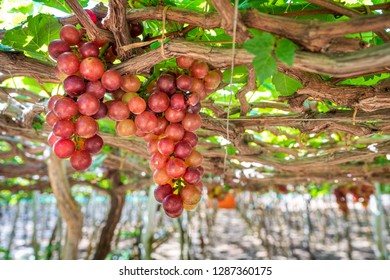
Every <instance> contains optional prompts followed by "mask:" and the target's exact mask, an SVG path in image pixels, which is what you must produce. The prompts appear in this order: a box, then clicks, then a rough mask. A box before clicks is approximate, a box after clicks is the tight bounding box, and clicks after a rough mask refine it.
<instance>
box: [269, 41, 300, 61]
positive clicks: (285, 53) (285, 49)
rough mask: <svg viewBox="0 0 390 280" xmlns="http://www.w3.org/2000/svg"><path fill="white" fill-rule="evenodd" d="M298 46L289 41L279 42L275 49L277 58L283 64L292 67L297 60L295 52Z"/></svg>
mask: <svg viewBox="0 0 390 280" xmlns="http://www.w3.org/2000/svg"><path fill="white" fill-rule="evenodd" d="M296 49H298V46H297V45H295V44H294V43H293V42H291V41H290V40H288V39H281V40H278V42H277V46H276V49H275V54H276V57H277V58H278V59H279V60H280V61H281V62H283V63H285V64H287V65H288V66H291V65H292V64H293V62H294V58H295V50H296Z"/></svg>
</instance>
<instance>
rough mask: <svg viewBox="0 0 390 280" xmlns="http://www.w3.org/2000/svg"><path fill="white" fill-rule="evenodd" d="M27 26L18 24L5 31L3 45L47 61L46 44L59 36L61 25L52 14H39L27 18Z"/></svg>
mask: <svg viewBox="0 0 390 280" xmlns="http://www.w3.org/2000/svg"><path fill="white" fill-rule="evenodd" d="M26 24H27V26H18V27H15V28H13V29H10V30H8V31H6V32H5V34H4V38H3V40H2V44H3V45H7V46H10V47H11V48H13V49H14V50H16V51H23V52H24V53H25V55H27V56H31V57H32V58H35V59H39V60H41V61H45V62H49V61H50V59H49V57H48V54H47V46H48V45H49V43H50V41H52V40H54V39H57V38H58V37H59V32H60V29H61V27H62V25H61V24H60V23H59V22H58V20H57V19H56V18H55V17H54V16H52V15H45V14H39V15H37V16H35V17H32V16H29V17H28V18H27V23H26Z"/></svg>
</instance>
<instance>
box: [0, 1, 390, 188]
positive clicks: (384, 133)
mask: <svg viewBox="0 0 390 280" xmlns="http://www.w3.org/2000/svg"><path fill="white" fill-rule="evenodd" d="M221 1H223V0H221ZM79 2H80V3H81V5H82V6H83V7H87V6H88V7H89V8H90V7H93V6H94V5H97V1H92V0H91V1H87V0H84V1H79ZM104 2H105V3H107V2H108V1H104ZM227 2H228V4H229V2H230V3H233V4H234V3H235V1H234V0H231V1H227ZM368 2H369V1H364V3H363V2H362V1H357V0H356V1H348V3H347V4H346V5H344V6H343V7H345V8H346V9H350V8H351V7H353V8H356V9H358V8H359V13H361V16H362V17H364V13H365V12H366V11H367V9H361V8H364V7H363V6H361V4H362V3H363V4H366V5H367V4H369V5H370V4H382V3H386V2H387V1H385V0H372V1H371V3H368ZM128 3H129V5H130V7H131V9H130V10H129V14H128V16H129V17H133V18H136V19H137V20H138V19H139V18H142V24H143V26H144V33H143V34H142V36H139V37H138V39H136V40H135V41H138V40H140V41H147V40H150V39H151V38H152V39H153V40H154V43H152V44H150V45H147V46H146V47H143V48H138V49H137V51H136V52H135V53H137V56H138V55H143V54H145V53H146V54H147V53H148V52H153V51H159V49H160V47H161V44H160V42H159V41H158V39H159V38H161V36H162V33H163V32H162V27H163V25H164V26H165V32H164V35H166V44H165V47H167V48H169V47H170V46H171V45H174V44H175V42H177V41H175V40H177V37H180V38H179V39H180V40H182V42H185V43H188V44H189V46H191V47H188V50H187V49H185V50H180V51H181V52H179V51H177V52H175V51H170V52H168V53H169V54H170V55H172V56H176V55H178V53H186V54H188V55H189V56H192V57H201V58H205V59H207V58H208V57H209V55H213V54H214V51H215V53H218V51H220V53H223V54H226V53H228V52H224V51H227V50H230V48H231V47H232V36H231V34H232V33H231V30H228V27H229V25H228V24H226V25H223V24H219V23H218V20H220V18H221V17H222V16H221V14H218V13H219V11H218V10H216V9H215V8H214V7H213V6H212V3H213V0H210V1H203V0H163V1H159V0H144V1H128ZM337 3H339V1H337ZM0 4H3V5H4V1H2V0H0ZM161 5H169V6H170V9H168V10H166V11H167V13H169V15H170V17H169V19H168V20H167V21H166V22H165V24H163V22H162V17H161V14H162V13H161V11H162V9H161ZM42 6H45V7H46V8H47V7H51V8H54V9H53V10H56V11H58V12H61V15H62V13H67V14H69V15H70V14H73V12H72V11H71V10H70V8H69V6H68V5H67V4H66V1H64V0H33V1H21V4H20V5H19V6H18V7H16V8H12V9H10V12H13V13H22V14H23V16H25V17H26V18H25V22H24V23H23V25H21V26H18V27H15V28H13V29H11V30H7V31H6V32H5V33H4V37H3V39H2V41H1V45H0V49H1V50H2V51H7V54H8V52H10V51H20V52H24V54H25V55H27V56H29V57H32V58H34V59H37V60H40V61H44V62H46V63H47V62H50V60H49V57H48V54H47V45H48V43H49V42H50V41H51V40H53V39H57V38H58V37H59V30H60V28H61V23H60V22H59V20H58V19H57V18H55V17H54V16H53V15H47V14H37V15H33V16H28V17H27V15H30V14H33V13H36V7H42ZM227 6H229V5H227ZM145 7H148V8H149V9H151V10H152V9H156V10H158V9H159V10H158V11H159V12H158V13H157V12H156V13H150V12H149V13H146V12H145V11H147V10H148V9H143V10H137V9H140V8H145ZM176 8H179V9H176ZM238 8H239V10H240V12H241V13H242V14H241V15H242V17H241V19H242V22H241V23H242V24H247V22H250V19H248V18H245V15H246V14H247V13H249V11H250V12H253V11H257V12H259V13H261V14H262V15H267V16H269V15H273V16H275V18H277V19H282V18H283V19H284V20H286V19H293V20H296V21H299V22H300V21H301V20H308V21H305V22H304V23H305V24H306V27H307V28H310V26H311V23H312V22H315V23H316V24H317V27H318V26H321V24H322V23H323V22H327V24H329V25H330V24H337V23H338V22H346V21H348V20H349V18H348V17H346V16H340V15H339V14H338V13H335V12H332V11H325V12H326V14H324V13H325V12H324V8H322V7H319V6H316V5H313V4H311V3H309V1H303V0H294V1H289V0H278V1H271V0H240V1H239V7H238ZM99 9H101V7H99ZM183 9H184V10H185V11H186V12H185V13H184V12H183ZM248 10H249V11H248ZM319 10H320V11H321V12H320V13H317V12H318V11H319ZM99 11H100V12H101V13H102V16H105V14H104V12H105V11H106V10H104V8H103V9H101V10H99ZM313 11H314V12H313ZM316 11H317V12H316ZM190 12H191V13H190ZM382 12H383V13H386V12H387V11H382ZM180 13H184V16H183V14H180ZM288 13H293V16H292V17H288V16H287V15H286V14H288ZM372 13H373V14H374V15H375V14H376V13H378V12H376V11H375V10H373V11H372ZM53 14H56V13H55V12H54V13H53ZM205 14H207V16H209V18H207V19H211V20H210V22H214V23H215V28H205V27H204V26H203V24H205V23H204V17H205ZM281 14H283V15H281ZM215 15H217V17H215ZM195 17H197V18H195ZM183 18H184V19H183ZM194 18H195V19H196V20H195V19H194ZM23 19H24V18H23ZM313 19H315V20H314V21H313ZM2 20H7V19H6V18H4V19H2ZM61 20H69V21H72V20H73V21H72V23H75V24H76V23H78V21H77V20H75V18H74V17H69V18H66V17H65V18H62V19H61ZM212 20H214V21H212ZM132 21H136V20H132ZM187 21H188V22H187ZM190 21H191V22H190ZM210 22H207V24H210ZM247 25H248V24H247ZM270 25H272V22H271V23H270ZM246 27H247V28H246V30H247V31H249V32H250V34H251V37H250V38H249V36H248V38H247V39H246V40H243V41H245V42H244V43H243V44H241V43H240V44H236V47H237V48H236V51H237V53H239V54H240V55H238V56H237V57H239V59H241V58H242V57H245V58H246V60H243V61H244V63H242V64H241V65H240V66H236V67H235V68H234V69H233V70H231V69H230V68H229V66H226V65H228V64H229V62H230V56H229V57H219V58H218V59H216V61H213V60H212V59H210V61H208V62H210V64H211V65H213V63H214V62H215V63H216V65H215V66H216V67H217V68H218V63H221V64H222V65H223V69H222V71H223V86H222V87H221V88H220V89H219V90H218V91H216V92H214V93H212V94H210V95H209V96H208V97H207V99H206V100H204V101H202V103H203V108H202V111H201V113H202V116H203V118H204V125H203V128H202V129H201V130H200V131H199V138H200V146H201V151H202V152H203V154H204V156H205V158H206V165H207V167H206V177H207V176H208V178H209V179H210V180H211V181H212V180H214V178H215V177H220V176H221V172H222V168H221V167H222V166H223V165H224V164H225V163H226V165H227V167H228V169H227V174H228V175H230V176H231V177H232V178H234V179H237V178H236V177H238V178H239V179H240V180H238V181H239V182H240V184H236V186H238V187H242V186H243V185H245V184H246V183H247V182H249V183H250V182H255V183H254V185H256V186H257V185H260V183H259V182H262V180H263V181H264V185H265V186H267V184H268V185H269V184H272V183H275V182H274V181H272V180H284V179H285V178H287V179H285V180H284V181H283V182H288V180H289V179H291V178H292V180H293V179H296V178H298V179H297V180H300V181H303V182H304V183H306V181H305V180H306V179H307V178H306V177H308V178H309V177H310V178H312V179H313V181H315V180H317V179H318V182H319V183H323V182H324V181H327V183H326V184H325V183H324V185H323V188H318V190H317V189H315V190H313V185H315V184H314V183H313V184H311V185H310V186H309V189H310V193H311V194H312V195H313V196H315V195H317V194H319V193H322V191H324V192H325V191H329V189H330V187H329V186H333V184H335V183H334V179H335V178H341V179H345V180H350V181H351V180H352V177H353V176H356V177H357V178H360V179H362V178H363V177H364V178H363V179H364V180H365V179H366V177H365V175H364V174H363V175H362V174H361V173H362V171H361V166H363V165H364V166H366V167H367V172H368V173H367V174H371V175H373V176H376V175H377V174H379V175H378V177H380V178H382V179H383V178H385V179H386V178H388V176H387V175H386V174H385V173H384V170H388V168H389V165H390V164H389V157H388V156H387V154H386V151H387V150H386V143H388V142H386V141H389V140H390V136H389V126H388V121H389V117H388V116H389V114H388V110H389V107H390V106H388V105H387V104H388V89H389V87H388V79H389V77H390V75H389V74H388V73H385V72H386V71H383V72H382V71H378V73H377V72H375V73H370V74H369V75H366V76H360V77H359V76H353V75H352V76H348V77H346V78H344V77H341V78H340V77H331V75H325V74H323V73H322V72H321V69H320V70H318V69H317V67H312V68H310V69H308V68H307V67H306V66H307V64H305V65H303V66H302V57H304V58H305V59H306V60H309V61H317V60H315V59H318V58H321V59H322V60H320V61H321V62H322V61H326V62H327V63H329V61H332V60H331V59H333V58H340V57H343V56H348V55H353V54H354V53H357V54H358V52H359V51H361V49H360V48H363V47H364V48H368V47H370V48H371V49H374V50H375V46H378V45H381V44H383V43H384V42H385V41H386V36H382V37H381V36H380V34H379V35H378V33H377V32H374V31H370V30H369V31H366V32H364V33H359V32H355V33H352V34H346V35H345V36H342V39H352V38H353V40H347V42H349V43H351V44H353V43H354V42H356V41H357V43H358V44H357V45H358V46H359V48H355V49H352V50H348V52H347V53H345V54H344V53H341V54H340V53H338V54H331V53H327V51H328V50H327V49H326V48H324V50H323V52H316V53H312V52H310V51H309V50H308V48H305V46H304V44H302V41H299V40H295V39H294V38H291V36H289V35H291V33H292V34H293V35H294V34H295V33H294V32H290V33H288V32H284V31H285V29H288V28H289V26H276V27H275V28H274V29H273V31H272V30H271V31H270V30H267V31H269V32H265V31H264V30H258V29H255V28H254V27H253V26H249V25H248V26H246ZM268 27H269V26H268ZM1 28H2V27H1V26H0V29H1ZM224 28H226V30H225V29H224ZM259 29H261V28H259ZM366 29H367V28H366ZM366 29H364V30H366ZM281 30H282V31H281ZM311 30H312V32H311V34H312V33H315V32H316V31H315V29H311ZM313 30H314V31H313ZM290 31H291V30H290ZM285 34H287V35H286V36H283V35H285ZM323 37H324V36H323ZM156 39H157V40H156ZM320 39H323V38H320ZM336 39H340V38H336ZM355 40H356V41H355ZM334 41H337V40H334ZM332 42H333V41H332ZM366 43H370V44H369V45H368V44H366ZM190 44H191V45H190ZM346 46H349V45H343V46H342V47H346ZM352 46H354V45H352ZM208 47H210V49H211V51H203V50H205V49H206V48H208ZM368 50H370V49H368ZM202 52H203V53H202ZM158 54H159V53H158ZM221 56H223V55H221ZM156 57H158V55H156ZM248 57H250V59H247V58H248ZM135 58H137V57H135ZM252 58H253V60H252ZM131 59H134V57H133V56H132V57H131V58H130V60H129V61H116V62H118V64H117V65H116V66H115V67H121V65H123V64H126V63H127V65H130V66H131V65H132V63H133V61H134V60H133V61H132V60H131ZM153 59H155V57H153ZM299 59H301V60H299ZM378 59H380V58H378ZM297 60H299V61H298V62H299V63H300V64H299V63H298V66H301V68H299V67H297V66H296V65H297ZM306 60H304V61H303V62H306ZM150 61H151V60H148V59H145V60H143V61H142V63H144V64H145V65H147V66H150V68H149V69H150V71H149V69H148V70H147V71H143V73H144V72H147V73H145V77H144V78H142V80H143V81H146V82H145V85H144V86H143V88H145V87H146V84H147V82H148V79H149V80H150V79H152V78H156V77H158V75H159V74H160V73H161V72H163V71H167V70H168V71H172V70H173V71H176V62H175V59H174V58H171V59H167V60H163V61H158V62H157V63H153V64H150V65H149V62H150ZM353 61H354V60H353ZM153 62H155V61H154V60H153ZM309 64H310V62H309ZM229 65H230V64H229ZM142 66H144V65H142ZM248 66H253V67H248ZM309 66H310V65H309ZM311 66H312V65H311ZM315 66H323V65H322V63H317V65H315ZM385 66H386V67H388V66H387V65H385ZM4 67H5V66H4V65H1V66H0V71H1V72H3V73H4V74H7V73H8V72H7V71H6V70H3V68H4ZM110 67H111V66H110ZM305 67H306V68H305ZM130 68H131V67H130ZM336 68H337V67H336ZM48 69H52V68H48ZM252 69H254V70H255V75H254V74H253V71H252ZM302 69H303V70H302ZM313 69H314V70H315V71H314V70H313ZM312 70H313V71H312ZM336 70H339V69H336ZM306 71H308V72H310V71H312V72H311V73H307V72H306ZM130 72H134V73H139V72H138V69H135V70H134V69H133V70H131V71H130ZM387 72H388V71H387ZM306 74H310V75H306ZM254 77H255V78H254ZM313 77H314V78H313ZM349 77H351V78H349ZM311 78H313V80H311ZM231 80H232V81H233V83H232V84H231V85H230V84H229V83H230V81H231ZM253 80H254V81H253ZM15 84H17V85H18V87H17V89H15V90H14V89H13V88H14V87H15ZM1 86H2V87H3V88H5V89H7V90H10V89H11V91H10V92H11V93H12V96H15V98H16V99H17V100H18V102H20V103H21V104H27V105H26V108H32V107H33V105H34V104H36V103H39V102H40V98H42V97H43V96H45V97H46V96H49V95H50V94H56V93H58V92H59V93H63V88H61V87H58V86H57V85H56V84H50V85H49V84H45V83H42V82H40V81H38V82H35V81H33V80H32V79H31V78H19V77H17V78H11V79H5V80H4V81H2V84H1ZM298 89H299V90H298ZM22 90H24V91H25V92H23V91H22ZM0 94H1V92H0ZM1 97H2V99H0V100H6V98H3V97H4V96H1ZM7 98H8V97H7ZM109 98H111V97H109ZM370 98H371V99H370ZM367 104H368V105H367ZM0 105H3V106H8V105H7V103H6V102H1V103H0ZM364 106H366V107H364ZM2 112H3V111H2ZM228 112H229V114H228ZM40 118H41V119H44V113H41V114H40ZM226 118H229V128H231V129H230V133H231V139H230V140H231V141H230V142H231V143H229V141H227V140H226V131H227V129H226V127H227V122H226ZM40 124H41V123H38V124H35V126H33V127H34V128H36V129H42V134H43V135H44V136H46V134H47V131H48V129H47V127H46V126H43V127H42V128H41V127H40ZM1 125H2V123H1V120H0V126H1ZM99 126H100V131H102V132H103V133H104V137H105V139H107V140H108V141H107V143H108V144H107V145H106V147H105V148H104V149H103V154H102V155H101V156H99V157H97V156H96V157H95V159H94V165H93V169H94V171H96V174H94V176H95V177H93V179H91V178H90V177H88V176H89V175H88V174H85V176H84V175H82V174H78V175H77V176H81V177H83V176H84V177H83V178H84V179H85V180H97V179H96V176H97V177H99V176H100V177H102V178H104V176H105V174H106V173H104V172H101V170H104V168H105V167H106V166H110V167H113V166H114V167H115V168H117V169H121V168H123V170H130V169H132V168H131V167H130V168H129V166H132V165H131V164H130V163H134V162H136V165H138V166H139V165H143V164H144V163H145V160H144V151H143V150H142V151H140V153H139V154H136V153H134V147H133V144H134V146H136V147H143V146H141V144H140V143H139V142H137V141H138V140H136V139H134V138H120V137H118V136H116V135H115V122H113V121H112V120H107V119H104V120H99ZM25 129H27V128H25ZM33 135H34V137H35V136H36V135H37V134H36V133H35V131H34V134H33ZM28 136H29V137H30V138H31V137H33V136H31V135H28ZM40 136H41V135H40ZM39 141H46V140H45V139H44V140H42V138H39ZM0 144H1V142H0ZM372 145H373V146H372ZM378 145H382V146H380V148H381V149H382V150H380V154H378V155H377V156H375V154H373V153H372V152H371V150H370V149H373V148H375V147H377V146H378ZM1 149H3V150H6V149H9V147H8V148H7V145H3V146H1V145H0V150H1ZM7 152H9V151H8V150H7ZM225 153H226V154H227V157H226V158H227V160H226V162H224V159H225ZM388 154H390V151H389V153H388ZM114 155H115V156H116V157H117V158H115V157H114ZM118 158H120V159H121V160H120V161H119V160H118ZM3 163H4V162H3ZM12 163H13V164H20V165H21V164H23V163H24V161H23V159H21V158H20V157H19V158H18V157H15V159H14V160H13V161H12ZM126 164H128V165H126ZM144 167H145V170H147V165H146V164H144ZM126 168H127V169H126ZM359 168H360V169H359ZM386 168H387V169H386ZM324 170H326V171H324ZM131 171H133V170H131ZM137 172H138V171H137ZM246 172H247V173H248V174H251V175H253V174H255V175H254V176H253V177H251V176H249V175H248V176H247V175H246V174H247V173H246ZM325 173H326V174H325ZM99 174H100V175H99ZM346 174H349V175H348V176H352V177H348V176H347V175H346ZM138 175H139V178H142V177H143V176H144V175H142V174H141V173H140V174H138ZM256 176H257V177H256ZM386 176H387V177H386ZM254 178H255V179H256V180H255V179H254ZM128 179H129V178H128ZM257 179H258V180H257ZM260 179H261V180H260ZM245 180H247V182H246V181H245ZM267 180H268V181H267ZM236 181H237V180H236ZM236 181H233V180H232V181H231V182H230V183H232V184H233V183H234V182H236ZM101 182H103V183H99V184H101V185H102V186H104V188H107V182H106V181H104V179H103V180H102V181H101ZM249 183H248V184H249Z"/></svg>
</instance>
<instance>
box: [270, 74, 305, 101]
mask: <svg viewBox="0 0 390 280" xmlns="http://www.w3.org/2000/svg"><path fill="white" fill-rule="evenodd" d="M272 82H273V83H274V85H275V88H276V90H277V91H279V92H280V94H281V95H283V96H290V95H292V94H294V93H295V92H296V91H297V89H298V88H302V87H303V86H302V84H301V83H300V82H298V81H297V80H295V79H292V78H290V77H289V76H286V75H285V74H283V73H280V72H277V73H276V74H275V75H274V76H273V78H272Z"/></svg>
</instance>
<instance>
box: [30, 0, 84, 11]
mask: <svg viewBox="0 0 390 280" xmlns="http://www.w3.org/2000/svg"><path fill="white" fill-rule="evenodd" d="M33 1H34V2H38V3H42V4H44V5H46V6H48V7H52V8H55V9H58V10H60V11H62V12H65V13H68V14H71V13H72V10H71V9H70V7H69V6H68V4H66V2H65V1H64V0H55V1H53V0H33ZM78 2H79V3H80V4H81V6H82V7H87V5H88V2H89V0H79V1H78Z"/></svg>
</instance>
